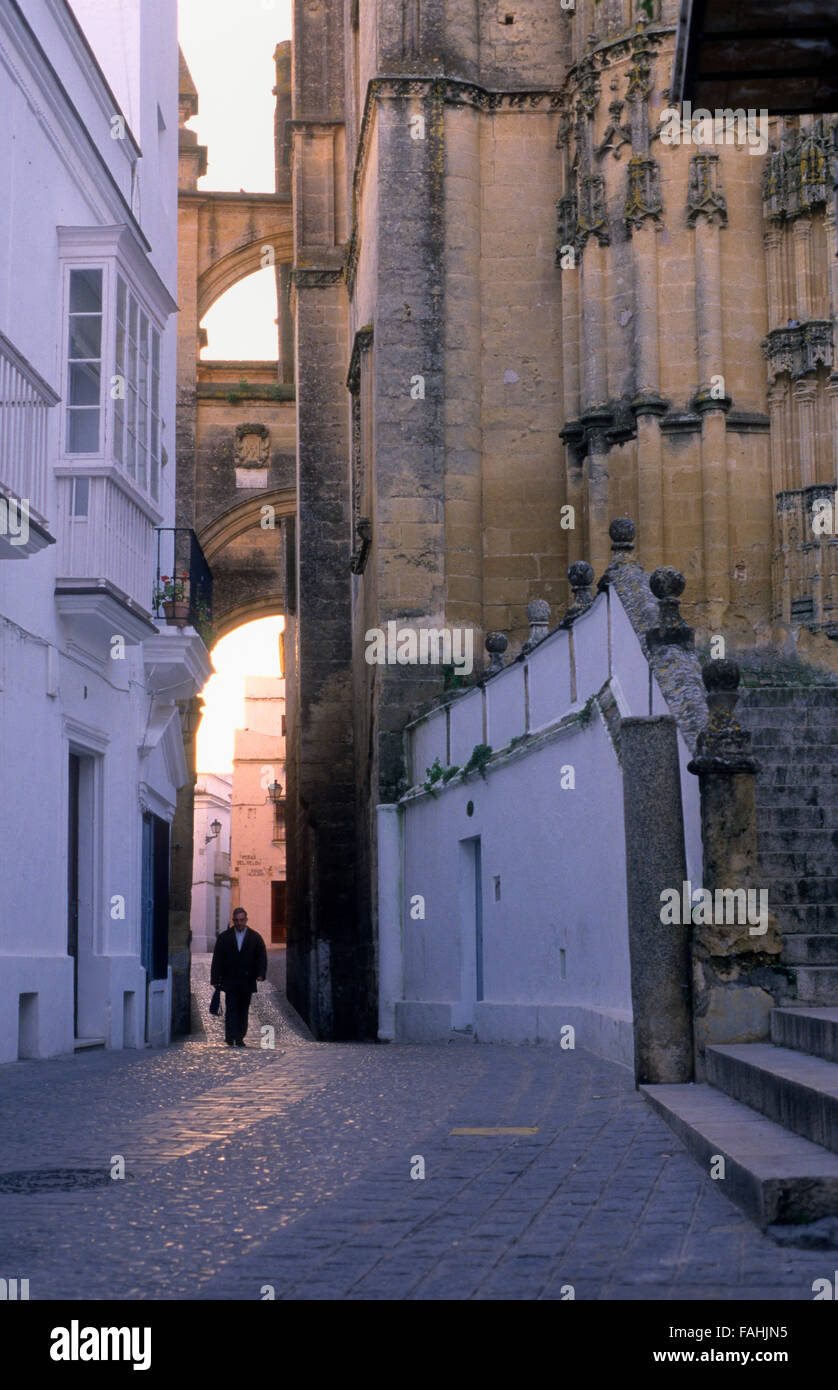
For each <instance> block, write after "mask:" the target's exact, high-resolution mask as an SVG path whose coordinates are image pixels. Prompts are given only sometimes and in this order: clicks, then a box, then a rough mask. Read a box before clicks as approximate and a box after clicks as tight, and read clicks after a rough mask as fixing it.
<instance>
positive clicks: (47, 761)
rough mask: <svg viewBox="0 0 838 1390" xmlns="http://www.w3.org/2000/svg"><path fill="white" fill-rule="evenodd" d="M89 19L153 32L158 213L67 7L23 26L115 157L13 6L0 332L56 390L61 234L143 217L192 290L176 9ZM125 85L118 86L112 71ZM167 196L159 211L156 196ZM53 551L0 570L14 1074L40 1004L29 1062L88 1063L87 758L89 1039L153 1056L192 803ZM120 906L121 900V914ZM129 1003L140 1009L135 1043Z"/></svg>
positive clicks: (135, 689) (1, 211) (4, 962)
mask: <svg viewBox="0 0 838 1390" xmlns="http://www.w3.org/2000/svg"><path fill="white" fill-rule="evenodd" d="M138 6H139V9H138V8H137V7H138ZM78 8H79V10H81V9H82V8H84V7H83V6H82V5H79V7H78ZM86 8H88V9H89V10H90V11H91V13H92V11H93V10H96V11H97V13H98V18H99V19H100V20H101V21H102V22H103V23H105V21H108V20H109V19H113V18H114V17H115V16H116V15H117V12H119V13H120V14H122V13H123V12H127V11H136V12H137V13H138V14H139V15H140V18H141V21H142V33H143V38H142V45H141V46H142V62H141V64H140V66H139V68H138V72H139V88H138V91H139V111H140V119H139V126H138V128H135V132H134V133H135V134H137V136H138V138H139V136H140V135H142V137H143V140H142V142H143V145H144V155H143V158H144V160H145V165H144V168H145V170H146V173H147V174H148V196H145V191H144V189H143V187H142V178H139V180H138V181H137V180H135V181H134V188H133V191H132V168H133V165H134V164H135V163H136V159H137V152H136V148H135V147H134V146H133V145H132V143H131V141H130V139H126V140H125V141H120V140H112V139H111V138H110V124H109V117H110V115H111V114H113V111H114V107H113V101H112V100H111V99H110V97H109V96H108V94H107V92H106V90H105V89H104V87H103V84H102V81H101V77H100V76H99V74H98V73H97V70H96V65H95V64H94V63H93V62H92V61H91V59H90V56H89V54H87V53H86V51H85V49H84V45H83V44H81V42H80V40H79V38H78V35H77V34H76V33H75V31H74V29H73V26H72V23H71V21H70V20H69V17H68V12H67V9H66V6H64V4H63V2H62V0H55V3H49V0H31V3H28V4H27V5H26V6H25V7H24V13H25V15H26V19H27V20H28V22H29V24H30V25H31V26H32V29H33V30H34V31H35V34H36V37H37V40H38V42H39V43H40V44H41V46H42V47H43V49H44V51H45V53H46V56H47V58H48V60H49V61H50V62H51V63H52V65H53V67H54V68H55V70H56V72H57V73H58V76H59V79H60V81H61V83H62V84H63V86H64V87H65V89H66V90H67V92H68V93H69V94H70V97H71V99H72V100H73V101H75V103H76V105H77V107H78V111H79V117H80V121H81V124H83V125H84V127H85V128H86V129H87V130H88V131H89V133H90V135H91V136H92V137H93V138H94V140H95V142H96V145H97V148H98V151H99V158H98V159H97V158H95V157H94V156H93V155H92V154H91V152H90V148H89V145H88V144H87V142H86V140H85V138H84V136H83V132H81V131H80V129H79V127H78V126H77V125H75V124H74V122H73V120H72V119H69V118H67V117H66V113H62V111H61V109H60V101H59V97H58V95H57V88H56V84H55V80H54V78H53V77H52V76H51V75H50V74H49V73H48V72H47V71H46V69H45V68H44V64H43V61H42V60H41V59H39V58H38V56H37V52H36V48H35V45H34V44H33V41H32V38H31V35H28V34H27V32H26V29H25V27H24V26H21V25H20V24H19V23H18V22H17V20H16V19H15V16H14V15H13V14H12V12H11V10H10V9H9V8H8V7H5V6H3V7H2V8H0V109H2V110H3V112H4V138H3V139H2V140H0V186H2V188H3V198H2V199H0V329H2V331H3V332H4V333H5V334H6V335H7V336H8V337H9V338H10V339H11V341H12V342H13V343H14V345H15V346H16V347H17V349H18V350H19V351H20V352H22V353H23V355H24V356H25V357H27V358H28V359H29V361H30V362H31V363H32V365H33V366H34V367H35V369H36V370H37V371H38V372H39V373H41V375H42V376H44V377H45V378H46V380H47V381H48V382H49V383H50V384H51V385H52V386H53V387H55V388H56V389H59V382H60V366H61V361H62V354H63V352H64V350H65V336H66V326H65V324H64V322H63V320H62V310H63V306H62V303H61V293H60V284H59V265H58V254H57V232H56V229H57V227H58V226H112V225H114V224H116V223H122V222H126V221H130V218H131V207H132V206H133V209H134V212H135V214H136V216H137V217H138V218H139V219H140V221H141V224H142V226H143V229H144V231H145V234H146V235H147V237H148V239H149V241H151V242H152V252H151V260H152V261H153V263H154V265H155V267H156V269H157V271H158V272H159V274H160V275H161V277H162V278H163V280H164V282H165V283H166V285H167V286H168V288H169V290H170V292H172V293H174V289H175V286H176V263H177V240H176V237H177V223H176V158H177V154H176V138H177V137H176V130H177V46H176V41H175V39H174V24H175V4H174V0H153V3H152V0H142V3H141V4H140V0H108V3H107V5H106V4H105V3H104V0H102V3H99V4H93V3H92V0H91V3H90V5H88V6H87V7H86ZM105 27H106V28H107V24H106V25H105ZM100 61H102V59H101V56H100ZM102 65H103V67H104V66H107V65H106V63H105V62H103V63H102ZM108 76H109V77H110V80H111V84H112V85H113V86H114V87H116V86H118V82H116V81H115V79H114V74H113V72H109V73H108ZM158 105H160V108H161V111H164V112H166V111H168V112H170V113H171V120H169V119H168V117H166V118H165V119H166V125H167V132H162V133H161V134H160V136H159V138H158V117H157V108H158ZM152 134H153V137H154V138H153V140H151V139H150V137H151V135H152ZM146 136H148V137H149V138H146ZM109 175H110V177H109ZM111 180H112V181H111ZM160 186H162V188H163V192H162V194H161V197H160V200H159V202H156V201H155V196H152V193H153V190H154V189H155V188H158V187H160ZM123 200H124V201H123ZM173 326H174V320H171V321H170V325H169V328H168V329H167V331H166V333H165V334H164V335H163V340H162V353H163V357H162V381H161V389H162V395H163V407H162V409H163V415H164V417H165V420H166V431H165V434H164V442H165V444H166V445H167V448H168V451H169V454H170V457H171V459H172V462H171V463H170V465H169V468H168V470H167V472H166V473H164V475H163V487H162V493H163V503H162V506H161V510H162V511H163V512H164V524H171V523H172V521H173V518H174V463H173V456H174V399H175V371H174V364H175V340H174V332H173ZM108 331H110V327H109V329H108ZM60 417H61V407H60V406H58V407H55V408H53V409H52V410H51V411H50V412H49V426H48V459H49V460H50V461H52V460H54V459H55V458H56V456H57V454H58V451H59V427H60ZM167 475H168V476H167ZM0 476H2V461H0ZM55 508H56V488H55V480H54V478H53V477H52V476H51V470H49V488H48V508H47V520H48V524H49V525H51V527H52V529H53V530H54V529H55V521H56V516H55ZM56 549H57V548H56V547H55V546H50V547H48V548H47V549H45V550H43V551H41V552H39V553H38V554H36V555H34V556H31V557H29V558H27V559H25V560H18V561H7V562H4V563H0V785H2V787H3V789H4V795H3V797H2V799H0V845H2V850H3V853H2V855H0V901H2V903H3V912H2V915H0V1061H9V1060H13V1059H15V1058H17V1056H18V1055H19V1038H18V1019H19V1005H20V996H21V994H24V995H30V994H37V996H38V999H37V1006H36V1009H35V1011H34V1013H33V1015H32V1017H33V1018H35V1019H36V1022H35V1024H34V1030H33V1037H34V1042H33V1049H32V1051H31V1053H30V1052H28V1051H27V1053H26V1055H40V1056H50V1055H54V1054H57V1053H61V1052H66V1051H69V1050H72V1047H73V1022H72V962H71V961H70V959H69V957H68V956H67V797H68V755H69V750H70V746H71V743H72V745H73V746H75V747H77V748H79V749H81V750H88V751H90V752H91V753H92V754H93V755H94V756H95V759H96V775H95V783H96V803H95V820H94V824H93V827H92V838H93V844H92V854H93V882H94V889H95V891H94V898H93V902H92V904H91V909H90V917H89V920H90V924H91V933H92V952H93V954H92V956H91V958H90V959H89V961H88V962H87V967H86V969H85V971H84V978H83V980H82V983H81V987H80V999H79V1009H80V1017H79V1023H80V1031H81V1032H82V1033H85V1032H86V1033H87V1034H88V1035H91V1036H97V1037H102V1038H104V1039H105V1043H106V1045H107V1046H113V1047H119V1046H123V1045H128V1046H136V1045H144V1042H145V1023H146V1018H145V991H146V977H145V971H144V970H143V969H142V967H141V965H140V962H139V956H138V953H139V948H140V881H141V880H140V875H141V862H140V861H141V834H142V807H141V804H140V784H141V783H142V784H145V785H146V786H147V787H148V788H149V789H150V793H151V796H152V798H153V800H154V809H155V810H156V811H157V813H158V814H160V815H162V816H163V817H164V818H169V819H170V818H171V815H172V814H173V812H174V807H175V800H176V793H177V787H176V785H175V782H176V778H177V772H176V769H173V768H172V767H170V766H169V765H168V763H167V760H166V758H165V757H164V753H163V750H162V749H161V748H160V747H157V748H155V749H154V750H153V751H152V752H151V753H149V754H148V755H147V756H145V757H142V758H141V756H140V753H139V748H140V745H141V743H143V741H144V739H145V736H146V732H147V721H148V716H149V708H150V695H149V692H148V691H147V689H146V686H145V674H144V667H143V660H142V649H141V648H139V647H128V648H127V649H126V653H125V659H124V660H111V659H109V657H108V654H107V652H106V651H102V650H99V651H96V650H95V649H94V648H92V647H90V646H86V645H78V644H75V643H73V642H70V641H68V632H67V629H66V628H65V627H64V626H63V624H62V623H61V622H60V620H59V618H58V614H57V611H56V607H55V602H54V597H53V595H54V587H55V578H56ZM150 597H151V596H150V595H149V601H150ZM117 898H120V899H122V900H123V901H124V906H125V911H124V916H122V915H120V911H121V910H120V908H119V906H117V905H116V901H115V900H116V899H117ZM155 989H156V991H157V993H158V994H159V995H160V1003H159V1006H158V1010H159V1011H162V1012H161V1013H160V1017H161V1019H162V1022H160V1024H159V1026H158V1029H157V1036H158V1040H166V1039H167V1037H168V1025H167V1023H166V1017H167V1002H166V1001H167V1000H168V997H169V990H170V986H169V984H168V983H167V981H161V982H158V983H157V984H156V986H155ZM126 994H127V995H129V996H130V995H133V996H134V1007H133V1010H131V1009H129V1017H128V1031H127V1035H126V1032H125V1028H124V1021H125V1009H124V1003H125V995H126Z"/></svg>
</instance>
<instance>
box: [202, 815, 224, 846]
mask: <svg viewBox="0 0 838 1390" xmlns="http://www.w3.org/2000/svg"><path fill="white" fill-rule="evenodd" d="M210 830H211V831H212V834H211V835H206V836H205V837H204V844H205V845H208V844H209V842H210V840H217V839H218V837H219V835H220V834H221V821H220V820H214V821H213V822H212V824H211V825H210Z"/></svg>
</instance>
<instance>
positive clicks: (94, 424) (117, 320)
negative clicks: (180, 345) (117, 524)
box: [63, 258, 165, 516]
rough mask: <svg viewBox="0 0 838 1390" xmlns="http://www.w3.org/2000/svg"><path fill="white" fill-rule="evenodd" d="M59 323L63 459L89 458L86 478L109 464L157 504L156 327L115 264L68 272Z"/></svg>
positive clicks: (76, 499)
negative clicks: (63, 326)
mask: <svg viewBox="0 0 838 1390" xmlns="http://www.w3.org/2000/svg"><path fill="white" fill-rule="evenodd" d="M67 316H68V324H67V339H66V341H67V361H66V372H67V383H66V398H65V399H66V417H65V419H66V423H65V426H64V440H63V443H64V453H65V456H66V457H67V458H68V459H73V460H75V459H78V460H79V461H81V459H82V458H87V459H90V460H91V461H92V460H93V459H94V458H96V459H97V460H98V462H97V466H96V469H95V470H94V471H99V463H103V464H107V463H111V464H113V465H115V466H116V467H117V468H118V469H119V470H120V472H122V473H123V474H124V475H125V477H126V478H128V479H130V481H131V482H132V483H133V485H134V486H135V487H136V488H137V489H138V490H139V491H140V492H143V493H145V494H146V495H147V496H148V497H149V498H150V499H151V500H152V501H154V502H158V501H159V500H160V481H161V477H160V470H161V467H162V463H163V461H164V460H165V452H164V450H163V441H162V421H161V418H160V406H161V398H160V371H161V341H160V325H159V323H157V322H156V321H155V320H153V319H152V317H151V314H150V313H149V311H148V306H146V305H144V304H143V302H142V300H141V299H140V298H139V295H138V294H137V292H136V291H135V289H134V286H133V284H132V282H131V280H130V279H129V277H128V275H127V274H126V273H125V272H124V271H123V268H122V265H121V263H120V262H119V261H118V260H117V259H116V258H113V259H105V260H104V262H103V264H102V265H100V266H95V265H94V266H91V265H89V264H85V265H83V266H80V265H76V266H73V265H72V264H71V265H70V267H69V269H68V280H67ZM79 481H81V479H79ZM72 515H74V516H85V515H87V497H86V495H85V488H84V487H80V488H78V489H76V490H75V491H74V496H73V503H72Z"/></svg>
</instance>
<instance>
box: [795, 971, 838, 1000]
mask: <svg viewBox="0 0 838 1390" xmlns="http://www.w3.org/2000/svg"><path fill="white" fill-rule="evenodd" d="M793 968H794V973H795V979H796V982H797V998H798V1000H799V1002H800V1003H801V1004H826V1005H829V1006H831V1005H833V1004H838V966H835V965H795V966H794V967H793Z"/></svg>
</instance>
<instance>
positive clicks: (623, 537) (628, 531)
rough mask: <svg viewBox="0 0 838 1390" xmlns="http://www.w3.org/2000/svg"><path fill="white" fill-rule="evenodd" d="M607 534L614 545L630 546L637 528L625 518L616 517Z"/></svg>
mask: <svg viewBox="0 0 838 1390" xmlns="http://www.w3.org/2000/svg"><path fill="white" fill-rule="evenodd" d="M608 534H609V536H610V537H611V539H612V541H613V542H614V544H615V545H631V544H632V543H633V541H634V538H635V536H636V535H637V527H636V526H635V524H634V522H633V521H632V520H631V519H630V518H629V517H627V516H617V517H615V518H614V520H613V521H612V523H611V525H610V526H609V528H608Z"/></svg>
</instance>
